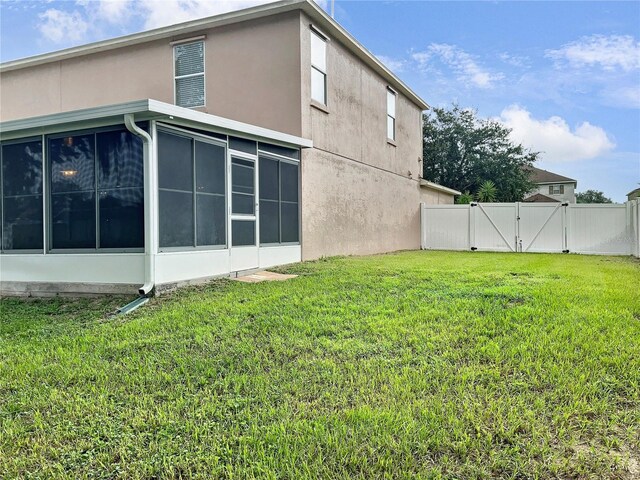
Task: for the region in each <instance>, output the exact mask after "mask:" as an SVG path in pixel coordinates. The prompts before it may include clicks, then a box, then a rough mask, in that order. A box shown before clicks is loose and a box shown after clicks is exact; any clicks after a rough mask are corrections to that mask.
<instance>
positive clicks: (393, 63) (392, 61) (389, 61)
mask: <svg viewBox="0 0 640 480" xmlns="http://www.w3.org/2000/svg"><path fill="white" fill-rule="evenodd" d="M376 57H378V60H380V61H381V62H382V63H384V64H385V66H386V67H387V68H388V69H389V70H391V71H392V72H395V73H398V72H402V71H403V70H404V67H405V66H406V63H407V62H406V61H405V60H402V59H396V58H392V57H387V56H386V55H376Z"/></svg>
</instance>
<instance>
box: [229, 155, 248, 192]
mask: <svg viewBox="0 0 640 480" xmlns="http://www.w3.org/2000/svg"><path fill="white" fill-rule="evenodd" d="M253 187H254V180H253V168H250V167H245V166H242V165H236V164H235V162H234V164H233V165H232V166H231V191H232V192H239V193H253Z"/></svg>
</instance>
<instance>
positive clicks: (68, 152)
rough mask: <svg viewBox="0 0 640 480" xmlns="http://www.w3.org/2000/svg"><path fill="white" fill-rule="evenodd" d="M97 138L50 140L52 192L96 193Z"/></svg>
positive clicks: (88, 136) (79, 136)
mask: <svg viewBox="0 0 640 480" xmlns="http://www.w3.org/2000/svg"><path fill="white" fill-rule="evenodd" d="M94 140H95V136H94V135H93V134H90V135H76V136H73V137H63V138H54V139H50V140H49V157H50V164H51V191H52V192H53V193H63V192H86V191H91V190H93V191H95V181H96V179H95V173H94V172H95V165H94V160H95V151H94Z"/></svg>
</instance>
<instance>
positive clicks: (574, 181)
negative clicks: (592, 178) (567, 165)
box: [535, 180, 578, 185]
mask: <svg viewBox="0 0 640 480" xmlns="http://www.w3.org/2000/svg"><path fill="white" fill-rule="evenodd" d="M567 183H571V184H573V185H577V184H578V182H577V181H576V180H556V181H555V182H535V184H536V185H562V184H567Z"/></svg>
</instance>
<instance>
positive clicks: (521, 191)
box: [423, 104, 538, 202]
mask: <svg viewBox="0 0 640 480" xmlns="http://www.w3.org/2000/svg"><path fill="white" fill-rule="evenodd" d="M510 133H511V130H509V129H508V128H506V127H505V126H504V125H502V124H501V123H499V122H497V121H495V120H488V119H480V118H478V117H477V112H476V111H474V110H468V109H463V108H460V107H459V106H458V105H456V104H453V106H452V108H451V109H445V108H434V109H432V110H431V111H430V112H429V113H427V114H425V115H424V123H423V159H424V161H423V165H424V166H423V177H424V178H426V179H428V180H431V181H433V182H437V183H440V184H441V185H445V186H447V187H450V188H455V189H456V190H459V191H461V192H464V191H470V192H475V193H476V194H477V193H478V189H479V188H480V186H481V185H482V184H483V183H484V182H485V181H487V180H491V181H492V182H493V183H494V186H495V189H496V192H495V200H494V201H498V202H517V201H521V200H522V199H523V198H524V196H525V194H527V193H529V192H531V191H532V190H533V189H534V185H533V183H532V182H531V181H530V180H529V171H528V170H527V169H526V167H530V166H532V165H533V163H534V162H535V161H536V159H537V157H538V153H535V152H531V151H529V150H526V149H525V148H524V147H523V146H522V145H516V144H515V143H513V142H512V141H511V140H510V139H509V134H510Z"/></svg>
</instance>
